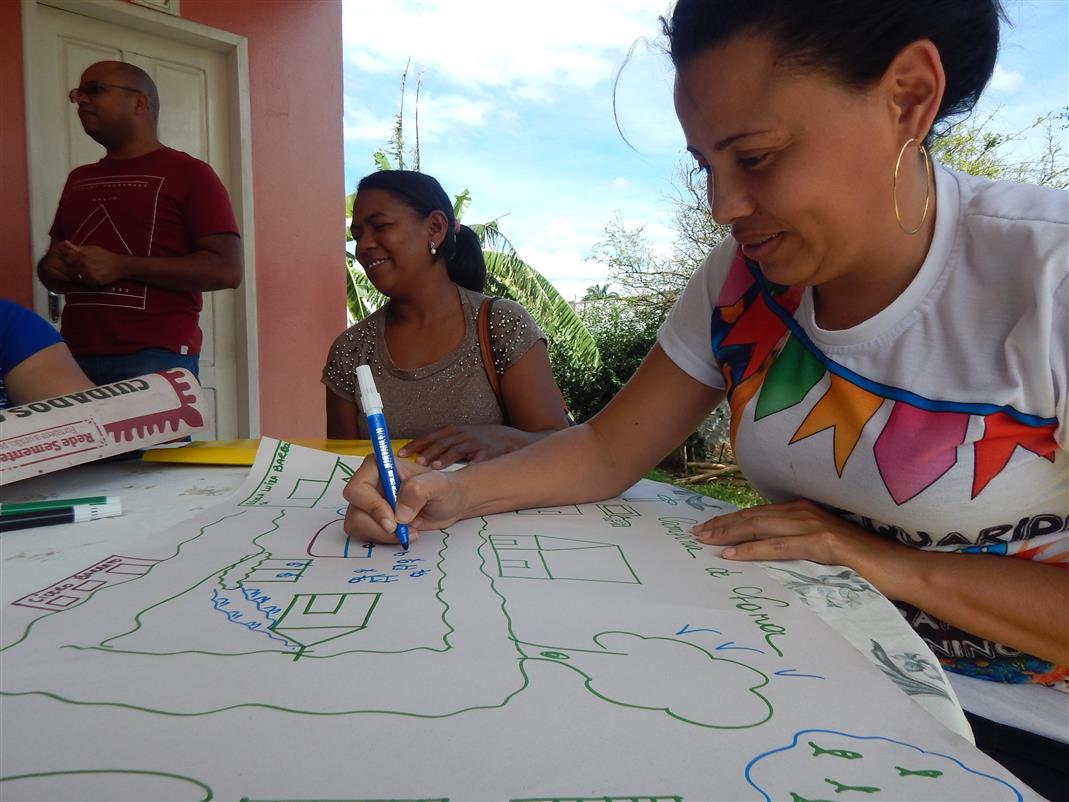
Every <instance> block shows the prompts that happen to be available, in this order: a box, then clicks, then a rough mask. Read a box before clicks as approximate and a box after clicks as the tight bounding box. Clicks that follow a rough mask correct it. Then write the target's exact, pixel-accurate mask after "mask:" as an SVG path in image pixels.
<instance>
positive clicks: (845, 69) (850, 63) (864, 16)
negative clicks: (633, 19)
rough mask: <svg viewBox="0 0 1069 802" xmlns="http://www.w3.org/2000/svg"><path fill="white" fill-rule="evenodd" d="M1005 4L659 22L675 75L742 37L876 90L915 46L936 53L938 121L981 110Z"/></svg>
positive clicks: (678, 16) (933, 1)
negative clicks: (923, 43) (924, 42)
mask: <svg viewBox="0 0 1069 802" xmlns="http://www.w3.org/2000/svg"><path fill="white" fill-rule="evenodd" d="M1000 18H1004V14H1003V12H1002V5H1001V2H1000V0H817V1H816V2H808V1H807V0H678V2H677V3H676V6H675V8H674V9H673V11H672V15H671V19H665V18H664V17H661V25H662V27H663V29H664V34H665V36H666V37H667V38H668V47H669V54H670V55H671V57H672V63H673V64H674V65H675V67H676V69H677V70H678V69H680V68H682V67H684V66H686V64H687V63H688V62H690V61H691V60H692V59H693V58H695V57H696V56H698V55H700V54H701V53H703V52H705V51H706V50H708V49H710V48H712V47H715V46H717V45H720V44H723V43H725V42H727V41H728V40H729V39H731V38H733V37H734V36H736V35H737V34H761V35H767V36H769V37H770V38H771V39H772V41H773V42H775V44H776V47H777V49H778V51H779V52H778V56H779V58H780V59H781V60H782V61H783V62H784V63H786V64H790V65H792V66H797V67H800V68H803V69H806V68H808V69H823V70H826V71H828V72H829V73H830V74H832V75H833V76H836V77H837V78H839V79H840V80H841V81H842V82H843V83H845V84H846V85H848V86H854V87H865V86H871V85H872V84H873V83H874V82H875V81H877V80H878V79H879V78H880V76H881V75H883V73H884V71H885V70H886V69H887V67H888V65H889V64H890V63H891V61H892V60H893V59H894V57H895V56H896V55H898V53H899V52H900V51H901V50H902V48H904V47H905V46H906V45H908V44H910V43H911V42H916V41H917V40H919V39H929V40H931V41H932V43H933V44H934V45H935V46H936V48H937V49H938V50H939V57H940V59H941V60H942V62H943V70H944V72H945V73H946V89H945V91H944V92H943V101H942V103H941V104H940V106H939V112H938V113H937V115H936V121H942V120H946V119H947V118H948V117H952V116H954V115H956V114H961V113H964V112H968V111H970V110H971V109H972V107H973V106H974V105H975V104H976V101H977V99H978V98H979V97H980V93H981V92H982V91H983V89H984V86H986V84H987V82H988V80H989V79H990V78H991V72H992V70H994V67H995V57H996V56H997V55H998V42H999V19H1000Z"/></svg>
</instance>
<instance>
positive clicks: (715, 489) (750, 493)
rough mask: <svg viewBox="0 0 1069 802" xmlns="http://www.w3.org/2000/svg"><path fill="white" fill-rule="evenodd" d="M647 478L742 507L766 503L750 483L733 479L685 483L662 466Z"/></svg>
mask: <svg viewBox="0 0 1069 802" xmlns="http://www.w3.org/2000/svg"><path fill="white" fill-rule="evenodd" d="M646 478H647V479H652V480H653V481H655V482H668V483H669V484H674V485H678V486H679V487H684V488H686V489H687V490H692V491H694V492H695V493H700V494H701V495H703V496H709V498H716V499H720V500H721V501H726V502H727V503H728V504H734V505H735V506H736V507H739V508H740V509H741V508H745V507H755V506H757V505H758V504H764V503H765V499H764V497H763V496H762V495H761V494H760V493H758V492H757V491H756V490H754V489H753V488H752V487H751V486H750V485H749V484H736V483H735V482H734V481H733V480H731V479H717V480H716V481H713V482H709V483H708V484H697V485H685V484H683V483H681V482H680V481H679V480H678V479H677V478H676V477H675V476H673V475H672V474H670V473H668V472H667V471H665V470H663V469H661V468H654V469H653V470H652V471H650V472H649V473H647V474H646Z"/></svg>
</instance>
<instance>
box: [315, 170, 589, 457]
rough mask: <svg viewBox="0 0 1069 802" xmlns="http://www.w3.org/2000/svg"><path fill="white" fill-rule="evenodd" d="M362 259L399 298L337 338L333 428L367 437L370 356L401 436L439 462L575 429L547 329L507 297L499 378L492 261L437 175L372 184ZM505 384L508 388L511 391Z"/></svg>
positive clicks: (374, 177) (361, 223)
mask: <svg viewBox="0 0 1069 802" xmlns="http://www.w3.org/2000/svg"><path fill="white" fill-rule="evenodd" d="M352 233H353V238H354V239H355V240H356V259H357V261H358V262H359V263H360V265H361V266H362V267H363V268H364V270H365V272H366V273H367V276H368V278H369V279H370V280H371V283H372V284H374V285H375V288H376V289H378V290H379V292H381V293H382V294H383V295H385V296H386V297H387V298H389V301H388V302H387V303H386V304H385V305H384V306H383V307H382V308H381V309H378V310H377V311H376V312H374V313H373V314H372V315H370V316H369V317H367V318H366V319H364V320H361V321H360V322H358V323H356V324H355V325H354V326H351V327H350V328H349V329H347V330H346V331H344V332H342V334H341V335H340V336H339V337H338V338H337V339H336V340H335V341H334V344H333V345H332V346H331V349H330V355H329V357H328V360H327V364H326V366H325V367H324V369H323V378H322V381H323V383H324V384H325V385H326V386H327V436H328V437H332V438H339V439H353V438H358V437H359V438H367V437H368V432H367V425H366V422H365V420H364V416H363V415H362V414H361V413H360V410H359V408H358V407H359V402H358V398H359V394H358V393H357V391H356V388H355V386H354V381H355V380H354V370H355V369H356V366H357V365H361V364H368V365H370V366H371V369H372V371H373V373H374V375H375V382H376V385H377V386H378V389H379V393H380V394H381V395H382V399H383V404H384V406H385V410H386V419H387V422H388V424H389V427H390V433H391V435H392V436H393V437H394V438H397V439H411V440H412V442H411V443H409V444H408V445H406V446H405V447H403V448H401V449H399V451H398V454H399V455H400V456H410V455H415V458H416V460H417V461H418V462H420V463H421V464H425V465H432V466H433V467H440V466H443V465H448V464H450V463H451V462H455V461H457V460H460V459H467V460H470V461H472V462H475V461H479V460H483V459H488V458H490V457H494V456H498V455H501V454H505V453H508V452H510V451H514V450H516V449H518V448H521V447H523V446H525V445H527V444H529V443H532V442H534V441H535V440H538V439H540V438H541V437H543V436H545V435H546V434H548V433H549V432H552V431H556V430H558V429H563V428H565V427H566V426H568V424H569V421H568V417H567V414H566V412H565V410H564V408H563V406H562V405H561V401H560V391H559V390H558V388H557V385H556V383H555V381H554V379H553V372H552V370H551V369H550V365H549V354H548V351H547V348H546V338H545V335H544V334H543V333H542V331H541V330H540V329H539V327H538V324H536V323H535V322H534V320H533V319H532V318H531V316H530V315H529V314H528V313H527V311H526V310H525V309H524V308H523V307H522V306H520V305H519V304H517V303H515V302H514V301H510V300H507V299H504V298H502V299H497V300H496V302H495V303H493V304H492V305H491V307H490V311H489V313H488V314H489V326H488V334H489V337H488V339H489V343H488V346H489V353H490V354H491V355H492V361H493V365H492V366H491V368H490V369H491V370H493V371H494V373H495V374H496V376H497V377H498V383H499V389H498V390H495V388H494V387H493V386H492V385H491V383H490V373H489V371H488V369H487V366H486V363H485V362H484V357H483V353H484V350H483V349H482V347H481V343H480V339H479V326H478V318H479V308H480V305H481V304H482V302H483V300H484V299H485V298H486V296H485V295H483V294H482V289H483V287H484V285H485V283H486V264H485V263H484V261H483V255H482V248H481V246H480V243H479V239H478V237H477V236H476V235H475V232H473V231H472V230H471V229H470V228H468V227H467V226H462V225H460V223H459V221H458V220H456V218H455V217H454V215H453V207H452V205H451V204H450V202H449V197H448V196H447V195H446V193H445V190H443V189H442V187H441V185H440V184H439V183H438V181H437V180H435V179H434V178H433V177H431V176H429V175H426V174H424V173H417V172H413V171H410V170H385V171H382V172H377V173H372V174H371V175H368V176H366V177H365V178H363V179H362V180H361V181H360V184H359V185H358V187H357V192H356V199H355V201H354V203H353V222H352ZM498 393H500V400H499V396H498Z"/></svg>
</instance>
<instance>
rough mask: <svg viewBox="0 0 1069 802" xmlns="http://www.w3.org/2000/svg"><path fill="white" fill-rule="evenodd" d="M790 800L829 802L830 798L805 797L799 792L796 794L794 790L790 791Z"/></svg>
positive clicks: (795, 801)
mask: <svg viewBox="0 0 1069 802" xmlns="http://www.w3.org/2000/svg"><path fill="white" fill-rule="evenodd" d="M791 802H831V800H828V799H806V798H805V797H804V796H802V795H801V794H796V793H795V792H794V791H791Z"/></svg>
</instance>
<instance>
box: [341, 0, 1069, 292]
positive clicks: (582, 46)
mask: <svg viewBox="0 0 1069 802" xmlns="http://www.w3.org/2000/svg"><path fill="white" fill-rule="evenodd" d="M1005 5H1006V10H1007V12H1008V14H1009V16H1010V19H1011V21H1012V22H1013V27H1009V28H1004V31H1003V46H1002V49H1001V52H1000V55H999V60H998V64H997V65H996V68H995V75H994V77H993V79H992V82H991V84H990V85H989V86H988V89H987V91H986V92H985V94H984V97H983V98H982V99H981V102H980V104H979V106H978V108H977V111H976V113H975V115H976V116H975V119H977V120H984V119H987V117H988V116H990V115H994V116H993V119H992V123H991V127H992V128H993V129H994V130H998V131H1002V132H1013V131H1019V130H1022V129H1025V128H1027V127H1028V126H1029V125H1031V124H1032V123H1033V122H1034V121H1035V119H1036V117H1038V116H1039V115H1041V114H1044V113H1046V112H1050V111H1057V110H1059V109H1061V108H1064V107H1065V106H1066V105H1069V0H1007V2H1006V3H1005ZM669 7H670V4H669V2H668V0H540V1H539V2H537V3H515V2H510V1H509V0H506V1H505V2H502V0H377V2H374V3H368V2H359V0H343V28H344V31H343V41H344V91H345V117H344V122H345V187H346V192H351V191H353V190H354V189H355V188H356V183H357V182H358V181H359V179H360V178H361V177H362V176H363V175H365V174H366V173H369V172H371V171H372V170H374V169H375V165H374V163H373V161H372V158H371V157H372V154H373V153H374V151H375V150H377V149H379V148H381V147H383V146H384V144H385V143H386V141H387V140H388V139H389V137H390V135H391V132H392V130H393V123H394V118H395V115H396V114H397V111H398V108H399V103H400V79H401V74H402V72H403V70H404V68H405V64H406V62H407V61H408V60H409V58H411V67H410V68H409V74H408V91H407V93H406V99H405V115H406V121H407V124H408V126H409V127H408V130H407V137H408V142H409V144H410V145H411V144H412V143H413V142H414V136H415V130H416V129H415V127H414V126H413V125H412V123H413V122H414V120H413V116H412V112H413V110H414V105H415V103H414V99H415V95H414V92H415V86H416V79H417V76H418V74H419V72H420V70H422V71H423V77H422V88H421V92H420V102H419V136H420V153H421V160H422V162H421V165H420V169H421V170H422V171H423V172H426V173H430V174H431V175H434V176H435V177H436V178H438V180H439V181H441V183H442V186H443V187H445V190H446V192H448V193H449V194H450V195H455V194H457V193H459V192H461V191H462V190H464V189H468V190H469V191H470V192H471V195H472V204H471V207H470V209H469V210H468V213H467V214H466V216H465V221H467V222H486V221H488V220H492V219H496V218H500V225H501V228H502V231H503V232H504V233H505V235H506V236H508V237H509V239H510V240H511V241H512V242H513V244H514V245H515V246H516V248H517V250H518V251H519V253H520V255H521V256H522V257H523V258H524V259H525V260H526V261H527V262H528V263H530V264H531V265H533V266H534V267H535V268H537V269H538V270H539V271H541V272H542V273H543V274H544V275H545V276H546V277H547V278H548V279H549V280H550V281H552V282H553V283H554V285H555V286H556V287H557V288H558V290H560V291H561V293H562V294H563V295H564V296H565V297H566V298H568V299H574V298H576V297H579V296H581V295H582V294H583V291H584V290H585V289H586V287H588V286H590V285H591V284H594V283H605V282H606V281H607V280H608V276H607V271H606V269H605V267H604V266H603V265H601V264H599V263H597V262H595V261H593V260H591V259H590V258H589V257H590V253H591V246H592V245H593V244H594V243H595V242H597V241H598V240H600V239H601V238H602V236H603V232H604V229H605V226H606V224H607V223H609V222H610V221H611V220H613V219H614V218H615V217H617V216H619V217H620V218H621V219H623V220H624V222H625V223H627V224H629V225H639V224H640V225H644V226H645V228H646V233H647V234H648V235H649V236H650V238H651V239H652V240H653V241H654V242H655V243H657V244H659V245H660V246H662V247H667V246H668V244H669V243H670V241H671V233H670V229H669V228H668V223H669V221H670V206H669V204H668V203H667V201H666V196H667V195H668V194H669V193H671V192H672V187H673V178H674V175H675V172H676V170H677V167H678V165H679V164H680V162H681V161H683V160H684V159H685V158H689V157H686V154H685V152H684V150H683V136H682V132H681V131H680V128H679V124H678V122H677V121H676V118H675V114H674V113H673V111H672V100H671V86H672V74H671V68H670V64H669V63H668V60H667V58H666V57H665V56H664V55H663V53H661V52H660V51H659V50H658V47H659V45H660V42H661V38H660V35H659V30H660V28H659V24H658V21H657V18H658V16H659V15H661V14H664V13H666V11H667V9H668V8H669ZM636 42H637V45H636V46H635V49H634V52H633V55H632V57H631V59H630V61H628V63H627V66H626V67H625V68H624V70H623V71H622V73H621V77H620V82H619V85H618V87H617V90H616V107H617V113H616V114H617V119H618V120H619V125H620V128H621V129H622V130H623V132H624V133H625V134H626V136H627V138H628V140H629V141H630V143H631V146H629V145H628V144H627V142H625V141H624V140H623V138H622V137H621V136H620V133H619V132H618V131H617V127H616V126H617V120H616V119H614V116H613V108H612V106H613V79H614V76H615V75H616V73H617V71H618V69H619V68H620V66H621V64H623V62H624V59H625V56H626V54H627V52H628V49H629V48H631V46H632V44H634V43H636ZM1061 135H1062V143H1063V147H1064V148H1066V150H1069V140H1067V136H1066V132H1065V131H1063V132H1061ZM632 146H633V147H632ZM1016 147H1017V148H1018V149H1019V155H1020V156H1022V157H1023V158H1027V156H1028V155H1029V154H1030V153H1031V152H1034V150H1035V149H1036V147H1037V144H1036V141H1035V140H1031V141H1029V140H1025V141H1022V142H1021V143H1019V145H1017V146H1016Z"/></svg>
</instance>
